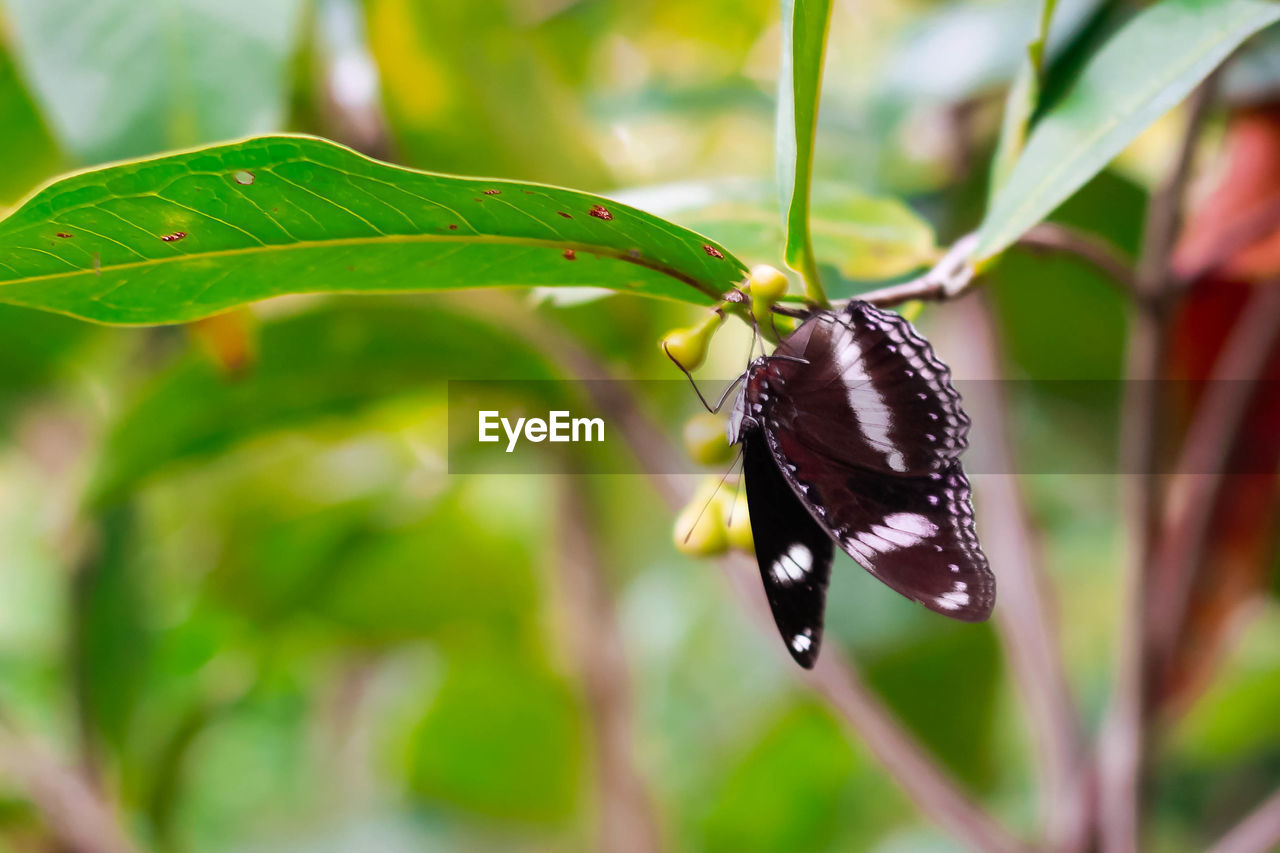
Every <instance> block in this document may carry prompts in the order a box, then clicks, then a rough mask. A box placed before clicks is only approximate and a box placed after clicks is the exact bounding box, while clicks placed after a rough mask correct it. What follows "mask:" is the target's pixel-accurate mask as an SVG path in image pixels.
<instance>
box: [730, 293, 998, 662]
mask: <svg viewBox="0 0 1280 853" xmlns="http://www.w3.org/2000/svg"><path fill="white" fill-rule="evenodd" d="M968 429H969V418H968V416H967V415H965V413H964V411H963V410H962V409H961V407H960V395H959V394H958V393H956V390H955V388H954V387H952V385H951V373H950V371H949V370H948V369H947V367H946V365H944V364H943V363H942V362H941V361H939V360H938V358H937V357H936V356H935V355H934V353H933V349H932V347H930V346H929V344H928V342H927V341H925V340H924V338H922V337H920V335H919V334H918V333H916V331H915V330H914V329H913V328H912V327H911V325H910V324H909V323H908V322H907V321H906V320H904V319H903V318H901V317H899V316H898V315H896V314H892V313H889V312H886V311H881V310H879V309H877V308H875V307H873V306H871V305H870V304H868V303H865V302H857V301H854V302H851V303H850V304H849V306H848V307H847V308H846V309H844V310H842V311H840V312H834V311H816V312H814V313H812V314H810V315H809V316H808V317H807V318H806V319H805V320H804V321H803V322H802V323H801V324H800V326H799V327H798V328H797V329H796V330H795V331H794V332H793V333H792V334H791V335H789V336H788V337H787V338H785V339H784V340H783V341H782V342H781V343H780V344H779V345H778V347H777V349H776V350H775V351H774V353H773V355H771V356H766V357H762V358H758V359H756V360H755V361H753V362H752V363H751V366H750V367H749V368H748V370H747V372H746V375H745V383H744V385H743V388H742V390H741V391H740V392H739V394H738V397H737V400H736V401H735V403H734V408H733V416H732V418H731V420H730V423H729V441H730V442H731V443H734V444H738V443H741V445H742V448H743V457H744V462H743V466H744V467H743V472H744V476H745V479H746V489H747V505H748V508H749V511H750V515H751V531H752V535H753V537H754V539H755V550H756V560H757V562H758V563H759V565H760V575H761V577H762V578H763V579H764V587H765V592H766V593H767V595H768V598H769V606H770V608H771V609H772V611H773V618H774V621H775V622H776V623H777V626H778V630H779V631H780V632H781V633H782V638H783V640H784V641H785V642H786V644H787V650H788V651H790V653H791V656H792V657H793V658H795V660H796V662H797V663H799V664H800V665H801V666H803V667H805V668H806V669H807V668H810V667H812V666H813V664H814V662H815V661H816V660H817V656H818V648H819V646H820V645H821V642H822V624H823V612H824V609H825V606H826V595H827V582H828V579H829V577H830V574H831V559H832V556H833V553H834V546H833V543H834V544H838V545H839V546H840V547H841V548H842V549H844V551H845V552H846V553H848V554H849V556H851V557H853V559H854V560H856V561H857V562H858V563H859V564H860V565H861V566H862V567H863V568H865V569H866V570H867V571H868V572H870V573H871V574H872V575H873V576H875V577H876V578H878V579H879V580H881V581H882V582H884V583H885V584H886V585H888V586H889V587H890V588H891V589H893V590H895V591H897V592H899V593H901V594H902V595H904V596H906V597H907V598H910V599H912V600H914V601H918V602H920V603H921V604H923V605H924V606H925V607H927V608H929V609H930V610H934V611H936V612H938V613H941V614H942V615H944V616H950V617H951V618H953V619H960V620H963V621H966V622H979V621H982V620H984V619H986V618H987V617H988V616H989V615H990V614H991V609H992V607H993V606H994V604H995V593H996V590H995V578H994V576H993V575H992V574H991V570H990V569H989V568H988V566H987V558H986V557H985V556H984V555H983V553H982V549H981V547H980V546H979V545H978V537H977V534H976V533H975V532H974V521H973V508H972V505H971V502H970V493H969V481H968V479H967V478H966V477H965V475H964V471H963V469H962V468H961V467H960V459H959V457H960V453H961V451H963V450H964V449H965V447H966V446H967V439H966V435H967V433H968Z"/></svg>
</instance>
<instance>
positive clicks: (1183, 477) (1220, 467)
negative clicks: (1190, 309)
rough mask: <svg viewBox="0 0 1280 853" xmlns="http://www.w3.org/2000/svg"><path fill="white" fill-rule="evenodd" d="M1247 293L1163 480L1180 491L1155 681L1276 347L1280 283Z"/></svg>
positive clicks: (1165, 569) (1156, 624) (1168, 537)
mask: <svg viewBox="0 0 1280 853" xmlns="http://www.w3.org/2000/svg"><path fill="white" fill-rule="evenodd" d="M1254 290H1255V293H1254V295H1253V297H1252V298H1251V299H1250V300H1249V302H1248V303H1247V304H1246V305H1245V308H1244V310H1243V311H1242V312H1241V317H1240V320H1239V321H1238V322H1237V324H1236V326H1235V328H1234V329H1233V330H1232V333H1231V336H1230V337H1229V338H1228V340H1227V344H1226V347H1225V348H1224V349H1223V351H1222V353H1221V354H1220V355H1219V356H1218V359H1217V362H1216V363H1215V364H1214V368H1213V373H1212V375H1211V377H1210V382H1209V386H1208V389H1207V390H1206V392H1205V394H1204V396H1203V398H1202V399H1201V400H1200V404H1199V405H1198V406H1197V409H1196V416H1195V419H1194V420H1193V421H1192V423H1191V427H1190V428H1189V429H1188V430H1187V434H1186V438H1185V439H1184V442H1183V449H1182V453H1181V455H1180V457H1179V459H1178V464H1177V467H1176V468H1175V471H1174V478H1173V479H1172V481H1171V483H1172V484H1174V485H1176V484H1179V483H1181V484H1183V486H1184V490H1181V491H1178V490H1174V489H1171V493H1173V494H1176V495H1177V496H1178V498H1179V500H1178V503H1177V504H1176V505H1172V504H1171V505H1170V506H1169V507H1168V510H1167V512H1166V518H1165V522H1164V531H1165V532H1164V535H1163V536H1161V538H1160V543H1161V544H1160V547H1159V549H1158V550H1157V554H1156V561H1155V564H1156V567H1157V569H1158V571H1159V572H1160V577H1159V581H1160V583H1159V584H1158V586H1157V589H1158V590H1159V591H1160V593H1161V596H1160V597H1159V598H1158V599H1157V600H1156V602H1155V603H1154V605H1153V607H1152V619H1153V624H1152V636H1151V643H1152V650H1151V663H1152V668H1153V669H1154V670H1156V675H1155V677H1156V678H1157V679H1158V678H1159V672H1161V671H1164V670H1167V668H1168V667H1169V666H1170V665H1172V664H1173V663H1174V661H1173V657H1172V656H1173V655H1174V653H1175V652H1176V645H1177V640H1178V636H1179V635H1180V633H1181V631H1182V629H1183V627H1185V623H1186V618H1187V612H1188V610H1189V607H1190V601H1191V590H1192V588H1193V586H1194V584H1195V576H1196V571H1197V569H1198V568H1199V567H1200V563H1201V561H1202V560H1203V559H1204V555H1205V552H1206V550H1207V548H1208V544H1209V534H1210V527H1211V524H1212V522H1213V513H1214V507H1215V506H1217V502H1218V498H1219V496H1220V495H1221V493H1222V488H1223V486H1224V484H1225V482H1226V474H1225V470H1226V466H1227V464H1228V462H1229V461H1230V455H1231V451H1232V448H1233V447H1234V446H1235V437H1236V436H1237V434H1238V433H1239V432H1240V428H1241V426H1242V425H1243V423H1244V418H1245V415H1246V413H1247V412H1248V410H1249V404H1250V402H1251V401H1252V400H1253V398H1254V396H1255V393H1256V392H1257V388H1258V383H1259V382H1260V381H1261V380H1262V379H1263V377H1264V376H1265V374H1266V370H1267V366H1268V364H1269V363H1270V360H1271V354H1272V353H1273V352H1274V351H1275V349H1276V346H1277V344H1280V281H1270V282H1264V283H1261V284H1258V285H1257V286H1255V288H1254Z"/></svg>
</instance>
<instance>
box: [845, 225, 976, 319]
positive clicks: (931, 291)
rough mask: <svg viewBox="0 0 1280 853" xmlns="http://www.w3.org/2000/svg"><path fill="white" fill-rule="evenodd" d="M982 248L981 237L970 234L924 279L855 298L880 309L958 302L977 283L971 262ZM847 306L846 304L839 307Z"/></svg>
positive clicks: (949, 251) (883, 288) (917, 279)
mask: <svg viewBox="0 0 1280 853" xmlns="http://www.w3.org/2000/svg"><path fill="white" fill-rule="evenodd" d="M977 247H978V235H977V234H966V235H965V236H963V237H961V238H960V239H959V240H957V241H956V242H955V244H954V245H952V247H951V248H950V249H948V250H947V253H946V254H945V255H943V256H942V260H940V261H938V263H936V264H935V265H934V266H933V268H932V269H930V270H929V271H928V272H926V273H925V274H924V275H922V276H919V277H918V278H914V279H912V280H911V281H904V282H903V283H901V284H891V285H889V286H888V287H882V288H880V289H879V290H870V291H867V292H866V293H860V294H858V295H857V296H856V297H855V298H856V299H858V300H860V301H862V302H870V303H871V304H872V305H875V306H877V307H880V308H887V307H889V306H891V305H898V304H900V303H903V302H910V301H912V300H921V301H924V302H941V301H944V300H947V299H955V298H956V297H957V296H959V295H960V294H961V293H964V292H965V291H966V290H968V289H969V287H970V286H971V285H972V284H973V282H974V272H973V264H971V263H970V262H969V259H970V258H971V257H972V255H973V250H974V249H976V248H977ZM839 304H840V305H843V304H844V303H839Z"/></svg>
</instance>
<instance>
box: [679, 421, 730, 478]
mask: <svg viewBox="0 0 1280 853" xmlns="http://www.w3.org/2000/svg"><path fill="white" fill-rule="evenodd" d="M684 449H685V451H687V452H688V454H689V458H690V459H692V460H693V461H694V462H697V463H698V464H699V465H724V464H725V463H727V462H729V461H730V460H732V459H733V455H734V450H733V446H732V445H730V444H729V439H728V438H727V437H726V436H725V419H724V418H723V417H721V416H720V415H713V414H711V413H710V412H703V413H702V414H699V415H694V416H693V417H692V418H690V419H689V420H688V421H687V422H685V425H684Z"/></svg>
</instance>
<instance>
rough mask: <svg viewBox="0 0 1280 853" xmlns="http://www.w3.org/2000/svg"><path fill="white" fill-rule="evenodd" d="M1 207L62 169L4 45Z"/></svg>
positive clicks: (0, 66) (0, 56) (0, 67)
mask: <svg viewBox="0 0 1280 853" xmlns="http://www.w3.org/2000/svg"><path fill="white" fill-rule="evenodd" d="M0 127H2V128H4V132H3V133H0V163H4V164H5V167H4V169H3V170H0V208H3V207H4V206H5V205H7V204H10V203H11V202H13V201H15V200H17V199H18V198H19V197H21V195H22V194H23V193H24V192H26V191H27V190H28V189H29V188H30V187H31V186H32V185H33V184H37V183H39V182H40V181H42V180H44V179H45V178H47V177H49V176H50V175H52V174H54V173H55V172H56V171H58V169H59V167H60V166H61V165H62V154H61V152H60V151H58V146H57V144H56V143H54V141H53V139H52V138H51V137H50V136H49V131H48V129H47V128H46V127H45V124H44V120H43V119H42V118H41V116H40V113H39V112H38V111H37V110H36V107H35V104H34V103H32V101H31V96H30V95H29V94H28V92H27V89H26V87H25V86H24V85H23V83H22V80H21V79H20V78H19V77H18V71H17V68H15V67H14V64H13V60H12V59H11V58H10V56H9V52H8V51H7V50H6V49H5V48H4V46H3V44H0Z"/></svg>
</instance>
